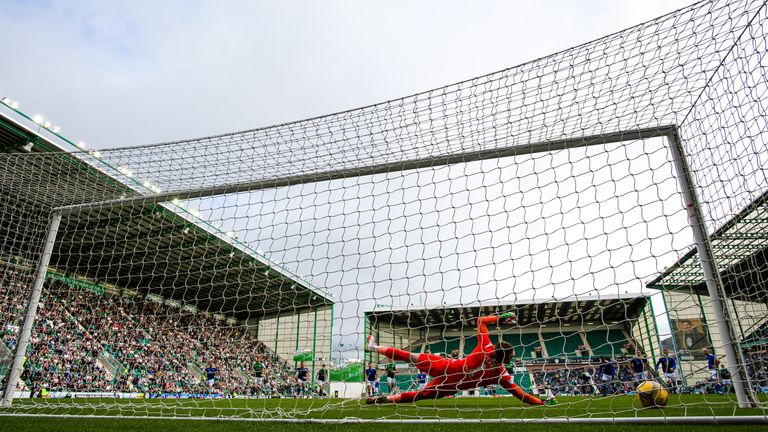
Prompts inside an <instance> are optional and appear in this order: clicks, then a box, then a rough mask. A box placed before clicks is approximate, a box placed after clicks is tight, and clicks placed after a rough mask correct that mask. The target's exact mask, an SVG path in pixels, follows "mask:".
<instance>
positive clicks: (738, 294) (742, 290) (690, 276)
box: [647, 192, 768, 302]
mask: <svg viewBox="0 0 768 432" xmlns="http://www.w3.org/2000/svg"><path fill="white" fill-rule="evenodd" d="M767 228H768V192H766V193H763V194H762V195H760V196H759V197H758V198H757V199H755V200H754V201H752V202H751V203H750V204H749V205H748V206H746V207H745V208H744V209H743V210H742V211H741V212H739V213H738V214H737V215H736V216H734V217H733V218H731V219H730V220H729V221H728V222H726V223H725V224H724V225H723V226H722V227H720V228H719V229H718V230H717V231H715V233H714V234H712V235H711V236H710V240H711V244H712V251H713V253H714V255H715V259H716V261H717V263H718V265H719V267H720V276H721V279H722V281H723V286H724V287H725V291H726V293H727V295H728V296H729V298H734V299H740V300H749V301H759V302H765V301H766V299H768V291H767V290H768V288H767V287H766V281H768V261H767V258H768V229H767ZM647 286H648V287H649V288H654V289H670V290H678V289H685V290H690V289H692V290H693V291H694V292H697V293H699V294H702V295H708V291H707V287H706V284H705V282H704V272H703V271H702V269H701V261H700V260H699V254H698V252H697V250H696V248H693V249H691V250H690V251H688V253H686V254H685V255H684V256H683V257H681V258H680V259H679V260H677V262H675V264H673V265H672V266H670V267H669V268H668V269H667V270H665V271H664V272H663V273H662V274H661V275H660V276H658V277H657V278H656V279H654V280H653V281H651V282H649V283H648V285H647Z"/></svg>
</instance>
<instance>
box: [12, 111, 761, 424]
mask: <svg viewBox="0 0 768 432" xmlns="http://www.w3.org/2000/svg"><path fill="white" fill-rule="evenodd" d="M660 137H663V138H666V141H667V145H668V149H669V151H670V154H671V156H672V162H673V164H674V170H675V175H676V177H677V179H678V184H679V187H680V191H681V193H682V195H683V199H684V205H685V209H686V211H687V213H688V218H689V224H690V226H691V229H692V233H693V237H694V240H695V244H696V249H697V251H698V253H699V256H700V257H701V259H700V262H701V266H702V270H703V272H704V275H705V282H706V286H707V290H708V293H709V296H710V298H711V299H712V307H713V309H714V313H715V317H716V320H717V326H718V330H719V332H720V333H721V335H722V337H723V344H724V347H725V351H726V353H725V354H726V359H727V361H728V367H729V370H730V372H731V376H732V377H733V379H732V382H733V387H734V391H735V393H736V396H737V401H738V405H739V407H740V408H749V407H756V406H758V403H757V401H756V399H755V396H754V395H753V394H752V391H751V386H750V385H749V378H748V375H747V371H746V369H745V367H744V365H745V363H744V359H743V358H742V355H741V352H740V351H739V350H738V349H737V346H736V345H735V343H736V342H735V337H734V335H735V333H734V330H733V328H732V326H731V324H730V322H731V321H730V319H729V314H728V310H727V308H725V307H724V305H723V300H724V299H726V298H727V296H726V294H725V290H724V289H723V282H722V280H721V278H720V272H719V269H718V267H717V262H716V260H715V258H714V254H713V251H712V246H711V243H710V237H709V234H708V232H707V229H706V224H705V222H704V217H703V212H702V209H701V203H700V201H699V197H698V192H697V189H696V186H695V183H694V181H693V177H692V172H691V169H690V166H689V164H688V161H687V159H686V154H685V148H684V146H683V142H682V139H681V136H680V133H679V129H678V127H677V126H675V125H666V126H660V127H649V128H640V129H632V130H625V131H619V132H612V133H606V134H600V135H589V136H583V137H576V138H570V139H562V140H556V141H543V142H535V143H529V144H525V145H514V146H508V147H503V148H497V149H493V150H483V151H474V152H464V153H458V154H452V155H447V156H440V157H434V158H423V159H415V160H410V161H403V162H397V163H389V164H381V165H375V166H370V167H365V168H362V169H354V170H335V171H334V170H331V171H325V172H322V173H319V174H311V175H303V176H294V177H284V178H278V179H274V180H269V181H257V182H252V183H246V184H238V185H221V186H217V187H208V188H200V189H195V190H189V191H183V192H178V193H161V194H155V195H151V196H146V195H145V196H139V197H130V198H122V199H117V200H106V201H100V202H96V203H87V204H78V205H69V206H62V207H57V208H54V209H53V210H52V211H51V213H50V216H49V225H48V230H47V235H46V240H45V243H44V245H43V251H42V254H41V255H40V258H39V260H38V263H37V270H36V274H35V279H34V283H33V288H32V291H31V293H30V296H29V302H28V305H27V309H26V312H25V318H24V324H23V328H22V332H21V335H20V337H19V341H18V344H17V347H16V352H15V355H14V361H13V366H12V368H11V371H10V373H9V379H8V383H7V385H6V388H5V392H4V396H3V399H2V401H1V402H0V406H2V407H10V406H11V405H12V402H13V398H14V393H15V388H16V384H17V382H18V379H19V376H20V374H21V369H22V367H23V363H24V357H25V352H26V348H27V345H28V343H29V338H30V335H31V331H32V327H33V325H34V322H35V319H36V316H37V309H38V305H39V301H40V295H41V292H42V288H43V283H44V281H45V275H46V272H47V270H48V264H49V261H50V258H51V254H52V251H53V247H54V245H55V242H56V235H57V232H58V228H59V223H60V221H61V219H62V218H63V217H66V216H68V215H72V214H78V213H80V212H84V211H88V210H92V209H96V208H106V207H131V206H136V205H146V204H158V203H162V202H169V201H171V200H185V199H192V198H204V197H210V196H216V195H223V194H232V193H238V192H247V191H254V190H261V189H269V188H276V187H281V186H288V185H296V184H304V183H314V182H318V181H327V180H335V179H343V178H349V177H359V176H364V175H373V174H380V173H387V172H396V171H406V170H413V169H419V168H425V167H435V166H443V165H451V164H456V163H466V162H472V161H479V160H486V159H498V158H503V157H509V156H517V155H524V154H534V153H542V152H553V151H559V150H568V149H573V148H579V147H589V146H596V145H606V144H611V143H617V142H622V141H633V140H645V139H650V138H660ZM736 419H737V420H736V421H735V422H747V421H751V422H755V421H758V420H759V419H762V421H763V422H766V421H768V418H766V417H759V416H755V417H754V418H752V417H749V418H748V417H736ZM738 419H741V421H739V420H738ZM543 420H544V421H555V420H557V419H543ZM566 420H568V422H573V421H574V420H575V419H566ZM582 420H584V419H582ZM588 420H590V421H591V420H601V421H603V422H605V421H613V422H617V420H618V419H617V418H606V419H588ZM631 420H632V422H633V423H635V422H636V421H637V420H638V419H635V418H633V419H631ZM646 420H650V419H646ZM671 420H673V419H672V418H670V417H662V418H659V419H658V421H663V422H667V423H669V422H671ZM710 420H712V421H714V420H715V419H714V418H713V417H702V418H701V419H698V420H694V419H691V418H687V422H691V421H695V422H698V421H702V422H706V423H708V422H710ZM441 421H444V420H441ZM525 421H530V420H525ZM717 421H718V422H720V421H721V420H720V419H719V418H718V419H717ZM652 422H653V423H656V422H657V420H653V421H652Z"/></svg>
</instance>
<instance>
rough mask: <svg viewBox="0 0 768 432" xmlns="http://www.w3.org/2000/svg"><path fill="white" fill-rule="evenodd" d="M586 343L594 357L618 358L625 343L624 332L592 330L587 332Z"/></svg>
mask: <svg viewBox="0 0 768 432" xmlns="http://www.w3.org/2000/svg"><path fill="white" fill-rule="evenodd" d="M587 343H589V347H590V348H592V353H593V354H594V355H596V356H611V357H613V356H620V355H622V354H624V352H623V351H622V350H621V349H622V348H623V347H624V344H626V343H627V338H626V337H625V336H624V332H623V331H621V330H618V329H611V330H604V329H601V330H592V331H589V332H587Z"/></svg>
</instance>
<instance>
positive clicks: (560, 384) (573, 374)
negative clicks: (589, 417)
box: [533, 361, 638, 396]
mask: <svg viewBox="0 0 768 432" xmlns="http://www.w3.org/2000/svg"><path fill="white" fill-rule="evenodd" d="M605 365H611V367H610V368H606V366H605ZM605 369H608V370H612V371H613V373H612V374H609V375H606V374H605V373H604V372H603V371H604V370H605ZM533 380H534V385H535V386H536V387H537V388H538V390H539V391H540V392H541V393H542V394H543V393H545V392H546V390H549V391H551V392H552V393H553V394H554V395H555V396H558V395H573V396H578V395H603V396H607V395H615V394H626V393H630V392H633V391H634V389H635V387H636V386H637V384H638V382H637V380H636V379H635V375H634V373H633V371H632V369H631V367H630V365H629V363H615V362H610V361H604V362H602V363H600V364H586V365H578V366H571V367H559V368H550V367H547V368H545V369H542V370H537V371H534V372H533Z"/></svg>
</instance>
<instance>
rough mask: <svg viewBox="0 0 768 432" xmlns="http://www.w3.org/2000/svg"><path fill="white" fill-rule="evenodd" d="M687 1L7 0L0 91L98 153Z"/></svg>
mask: <svg viewBox="0 0 768 432" xmlns="http://www.w3.org/2000/svg"><path fill="white" fill-rule="evenodd" d="M689 3H691V2H690V1H689V0H664V1H662V0H647V1H642V2H639V1H631V0H622V1H616V0H579V1H573V0H559V1H556V0H542V1H536V2H533V1H496V2H482V1H464V2H461V1H445V0H440V1H423V2H407V1H388V2H378V3H374V2H361V1H347V2H342V1H330V2H309V1H307V2H288V1H274V2H258V1H215V2H214V1H170V0H169V1H130V2H120V1H105V0H93V1H69V0H67V1H64V0H61V1H59V0H30V1H23V0H18V1H17V0H0V26H1V27H2V28H3V32H4V34H5V35H7V37H6V38H5V42H4V43H3V44H0V55H2V58H3V59H4V61H3V64H4V67H3V68H1V70H0V96H9V97H11V98H12V99H14V100H18V101H20V102H21V104H22V109H23V110H24V111H25V112H27V113H28V114H40V115H43V116H45V117H46V118H47V119H50V120H52V121H53V122H54V123H55V124H57V125H59V126H61V128H62V130H63V133H64V135H65V136H67V137H69V138H70V139H72V140H83V141H85V142H86V143H87V144H88V145H89V147H91V148H97V147H98V148H106V147H115V146H125V145H136V144H147V143H155V142H164V141H170V140H177V139H182V138H193V137H198V136H206V135H211V134H219V133H225V132H232V131H237V130H243V129H250V128H255V127H260V126H267V125H271V124H276V123H281V122H286V121H291V120H297V119H302V118H306V117H311V116H318V115H322V114H326V113H330V112H333V111H339V110H345V109H349V108H354V107H358V106H362V105H368V104H372V103H375V102H379V101H383V100H388V99H394V98H398V97H400V96H405V95H408V94H412V93H415V92H419V91H423V90H428V89H430V88H434V87H438V86H441V85H444V84H450V83H452V82H456V81H460V80H464V79H468V78H472V77H475V76H479V75H484V74H487V73H489V72H492V71H496V70H499V69H503V68H507V67H510V66H514V65H517V64H520V63H523V62H526V61H529V60H532V59H535V58H539V57H543V56H546V55H548V54H551V53H553V52H555V51H559V50H563V49H566V48H568V47H571V46H574V45H577V44H580V43H583V42H587V41H589V40H592V39H595V38H598V37H600V36H603V35H606V34H608V33H611V32H615V31H618V30H621V29H624V28H626V27H629V26H632V25H634V24H638V23H640V22H642V21H645V20H649V19H652V18H655V17H657V16H659V15H662V14H664V13H667V12H671V11H672V10H675V9H678V8H680V7H684V6H686V5H687V4H689Z"/></svg>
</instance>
